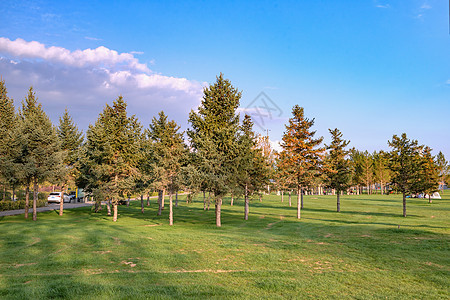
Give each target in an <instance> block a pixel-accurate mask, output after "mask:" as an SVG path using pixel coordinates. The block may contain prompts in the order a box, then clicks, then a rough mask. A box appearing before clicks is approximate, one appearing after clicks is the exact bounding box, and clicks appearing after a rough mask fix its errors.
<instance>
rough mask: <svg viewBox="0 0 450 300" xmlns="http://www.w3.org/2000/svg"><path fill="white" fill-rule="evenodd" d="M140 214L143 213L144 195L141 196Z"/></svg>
mask: <svg viewBox="0 0 450 300" xmlns="http://www.w3.org/2000/svg"><path fill="white" fill-rule="evenodd" d="M141 213H144V195H142V194H141Z"/></svg>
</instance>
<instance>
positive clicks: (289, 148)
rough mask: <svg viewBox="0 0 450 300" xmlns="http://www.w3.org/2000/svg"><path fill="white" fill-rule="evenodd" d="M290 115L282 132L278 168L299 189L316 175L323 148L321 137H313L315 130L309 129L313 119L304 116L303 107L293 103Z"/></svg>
mask: <svg viewBox="0 0 450 300" xmlns="http://www.w3.org/2000/svg"><path fill="white" fill-rule="evenodd" d="M292 115H293V117H292V118H290V119H289V124H288V125H286V131H285V132H284V134H283V139H282V140H283V142H282V144H281V147H282V148H283V151H282V152H281V153H280V156H279V161H278V168H279V169H280V170H282V172H283V175H284V176H285V177H286V181H287V182H289V184H294V186H295V187H297V188H298V189H299V190H300V188H303V187H306V186H308V185H310V184H311V183H312V182H313V180H314V177H316V176H317V175H318V173H317V171H318V170H319V168H320V165H321V160H322V158H323V152H324V148H322V147H319V145H320V144H321V143H322V141H323V137H320V138H317V139H315V138H314V136H315V134H316V131H312V130H311V127H312V126H313V125H314V119H311V120H309V119H308V118H305V115H304V110H303V107H300V106H298V105H295V106H294V108H293V109H292Z"/></svg>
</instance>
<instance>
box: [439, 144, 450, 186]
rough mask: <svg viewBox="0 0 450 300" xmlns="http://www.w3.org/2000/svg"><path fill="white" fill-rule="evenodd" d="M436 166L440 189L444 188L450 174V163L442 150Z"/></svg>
mask: <svg viewBox="0 0 450 300" xmlns="http://www.w3.org/2000/svg"><path fill="white" fill-rule="evenodd" d="M436 166H437V171H438V176H439V183H440V189H444V185H445V183H446V182H445V181H446V180H447V177H448V175H449V174H450V164H449V162H448V161H447V160H446V159H445V156H444V154H443V153H442V152H441V151H439V153H438V155H437V156H436ZM447 183H448V182H447Z"/></svg>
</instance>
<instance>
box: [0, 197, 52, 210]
mask: <svg viewBox="0 0 450 300" xmlns="http://www.w3.org/2000/svg"><path fill="white" fill-rule="evenodd" d="M36 204H37V207H43V206H46V205H47V199H44V200H43V199H38V201H37V203H36ZM32 207H33V200H32V199H30V208H32ZM24 208H25V200H19V201H10V200H7V201H0V211H5V210H15V209H24Z"/></svg>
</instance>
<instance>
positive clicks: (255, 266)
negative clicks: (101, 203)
mask: <svg viewBox="0 0 450 300" xmlns="http://www.w3.org/2000/svg"><path fill="white" fill-rule="evenodd" d="M341 199H342V200H341V209H342V212H341V213H336V212H335V207H336V203H335V197H334V196H306V197H305V209H304V210H303V211H302V219H301V220H297V219H295V216H296V208H295V207H294V206H293V207H289V206H288V203H287V197H285V200H284V203H281V200H280V197H279V196H275V195H271V196H266V197H265V198H263V202H261V203H260V202H259V201H258V200H253V201H252V203H251V207H250V217H249V220H248V221H247V222H245V221H244V220H243V203H242V200H240V201H237V202H236V204H235V206H232V207H231V206H230V205H229V199H225V201H224V206H223V210H222V226H223V227H222V228H216V227H215V221H214V209H213V207H214V206H212V209H211V210H210V211H203V203H202V202H201V200H197V201H196V202H195V203H193V204H186V203H184V202H181V203H180V206H179V207H178V208H176V209H175V213H174V215H175V225H174V226H173V227H170V226H169V225H168V207H166V209H165V210H164V212H163V216H161V217H157V216H156V212H157V205H156V203H155V200H153V202H152V203H151V205H150V207H146V211H145V214H144V215H142V214H141V213H140V203H139V202H132V205H131V206H130V207H125V206H121V207H119V213H120V216H119V221H118V222H117V223H113V222H112V221H111V217H108V216H106V210H103V211H102V212H101V213H97V214H96V213H93V212H92V211H91V210H90V208H79V209H73V210H70V211H65V212H64V216H63V217H59V216H58V215H57V213H56V212H46V213H40V214H38V221H37V222H32V221H29V220H24V219H23V215H20V216H12V217H3V218H0V253H1V255H0V298H2V299H4V298H7V299H8V298H16V299H38V298H69V299H117V298H127V299H139V298H158V299H164V298H183V299H184V298H249V299H255V298H311V299H317V298H359V299H371V298H390V299H398V298H415V299H438V298H442V299H448V298H449V297H450V289H449V286H450V280H449V275H450V247H449V241H450V239H449V233H450V231H449V227H450V193H446V194H444V195H443V199H442V200H434V201H433V203H432V204H428V203H427V201H426V200H424V199H408V204H407V213H408V217H407V218H403V217H402V216H401V213H402V206H401V197H400V196H396V195H390V196H380V195H372V196H367V195H363V196H343V197H342V198H341ZM399 226H400V227H399Z"/></svg>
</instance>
